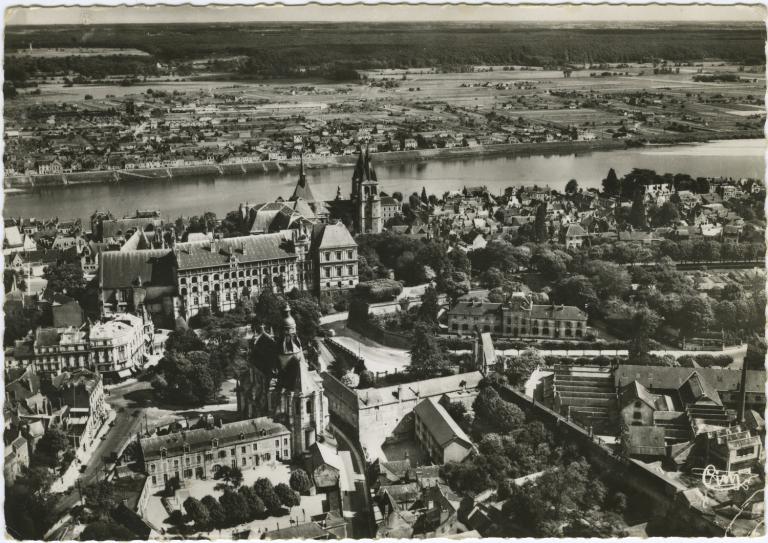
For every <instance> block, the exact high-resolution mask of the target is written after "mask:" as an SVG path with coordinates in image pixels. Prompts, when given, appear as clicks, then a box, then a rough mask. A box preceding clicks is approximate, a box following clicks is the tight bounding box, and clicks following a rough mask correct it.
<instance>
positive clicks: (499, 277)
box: [480, 267, 505, 289]
mask: <svg viewBox="0 0 768 543" xmlns="http://www.w3.org/2000/svg"><path fill="white" fill-rule="evenodd" d="M504 279H505V277H504V273H503V272H502V271H501V270H500V269H499V268H496V267H491V268H488V269H487V270H485V271H484V272H483V273H482V274H481V275H480V284H481V285H482V286H483V287H484V288H488V289H493V288H496V287H500V286H502V285H503V284H504Z"/></svg>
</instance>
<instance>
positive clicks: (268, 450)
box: [139, 418, 291, 489]
mask: <svg viewBox="0 0 768 543" xmlns="http://www.w3.org/2000/svg"><path fill="white" fill-rule="evenodd" d="M290 441H291V440H290V432H289V431H288V429H287V428H286V427H285V426H283V425H282V424H278V423H276V422H273V421H272V420H270V419H268V418H255V419H248V420H243V421H238V422H232V423H229V424H221V425H219V426H214V427H211V428H198V429H195V430H189V431H183V432H179V433H170V434H166V435H162V436H152V437H146V438H142V439H140V440H139V445H140V447H141V452H142V457H143V461H144V471H145V472H146V474H147V476H148V478H149V480H148V484H149V485H150V488H152V489H159V488H163V487H164V486H165V484H166V483H167V482H168V480H170V479H173V478H174V477H175V478H178V479H179V481H185V480H193V479H209V478H212V477H213V476H214V475H215V474H216V472H217V471H218V470H220V469H221V468H222V466H231V467H238V468H240V469H241V470H243V471H245V470H247V469H252V468H254V467H256V466H259V465H261V464H264V463H268V462H273V461H280V460H285V459H290V458H291V442H290Z"/></svg>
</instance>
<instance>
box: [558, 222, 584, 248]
mask: <svg viewBox="0 0 768 543" xmlns="http://www.w3.org/2000/svg"><path fill="white" fill-rule="evenodd" d="M587 236H588V234H587V231H586V230H584V228H582V227H581V225H580V224H576V223H572V224H569V225H568V227H567V228H566V230H565V234H564V235H563V237H564V239H565V248H566V249H576V248H579V247H581V246H582V245H583V244H584V240H585V239H586V238H587Z"/></svg>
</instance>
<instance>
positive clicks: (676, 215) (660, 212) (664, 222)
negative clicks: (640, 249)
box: [653, 202, 680, 243]
mask: <svg viewBox="0 0 768 543" xmlns="http://www.w3.org/2000/svg"><path fill="white" fill-rule="evenodd" d="M679 220H680V212H679V211H678V210H677V206H676V205H675V204H673V203H672V202H664V203H663V204H661V206H660V207H659V208H658V209H657V210H656V213H655V214H654V215H653V224H654V225H655V226H674V225H676V224H677V221H679ZM662 243H663V242H662Z"/></svg>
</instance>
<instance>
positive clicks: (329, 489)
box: [308, 442, 365, 514]
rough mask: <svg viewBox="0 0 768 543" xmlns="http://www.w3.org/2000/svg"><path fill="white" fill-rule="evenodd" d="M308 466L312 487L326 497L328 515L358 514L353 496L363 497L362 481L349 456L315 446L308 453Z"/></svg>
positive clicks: (318, 443) (315, 444)
mask: <svg viewBox="0 0 768 543" xmlns="http://www.w3.org/2000/svg"><path fill="white" fill-rule="evenodd" d="M308 463H309V465H310V466H311V468H310V473H311V474H312V480H313V481H314V483H315V487H316V488H317V489H318V490H319V491H321V492H324V493H325V494H326V496H327V504H326V505H327V508H328V510H329V511H338V512H351V513H353V514H354V513H359V512H360V507H359V500H358V499H357V497H356V495H357V494H358V493H359V495H364V493H365V489H364V488H365V487H364V484H363V479H364V477H363V475H362V474H360V473H357V472H356V471H355V468H354V464H353V462H352V453H350V452H349V451H339V450H337V449H336V448H335V447H333V446H331V445H329V444H328V443H320V442H315V443H313V444H312V446H311V447H310V449H309V460H308ZM324 509H325V507H324Z"/></svg>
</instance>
